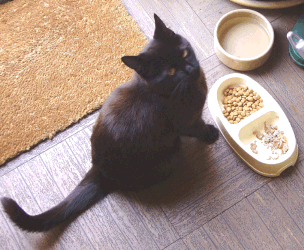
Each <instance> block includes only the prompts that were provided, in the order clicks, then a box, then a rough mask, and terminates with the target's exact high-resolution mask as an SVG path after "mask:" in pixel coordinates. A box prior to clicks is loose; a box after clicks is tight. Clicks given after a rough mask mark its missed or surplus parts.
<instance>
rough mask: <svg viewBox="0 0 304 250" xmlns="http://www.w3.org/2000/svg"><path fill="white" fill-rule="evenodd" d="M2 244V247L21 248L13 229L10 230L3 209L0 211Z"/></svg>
mask: <svg viewBox="0 0 304 250" xmlns="http://www.w3.org/2000/svg"><path fill="white" fill-rule="evenodd" d="M0 228H1V229H0V246H1V249H12V250H17V249H18V250H21V248H20V246H19V245H18V243H17V241H16V239H15V237H14V235H13V233H12V231H11V230H10V228H9V226H8V224H7V222H6V219H5V218H4V216H3V214H2V211H0Z"/></svg>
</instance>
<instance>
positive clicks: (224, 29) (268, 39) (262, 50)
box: [214, 9, 274, 71]
mask: <svg viewBox="0 0 304 250" xmlns="http://www.w3.org/2000/svg"><path fill="white" fill-rule="evenodd" d="M273 42H274V31H273V28H272V26H271V24H270V22H269V21H268V20H267V19H266V18H265V17H264V16H263V15H262V14H260V13H258V12H256V11H253V10H248V9H240V10H234V11H231V12H229V13H227V14H225V15H224V16H223V17H222V18H221V19H220V20H219V21H218V22H217V24H216V27H215V31H214V46H215V52H216V55H217V56H218V58H219V59H220V60H221V61H222V62H223V63H224V64H225V65H226V66H228V67H230V68H232V69H235V70H239V71H248V70H253V69H256V68H258V67H260V66H261V65H263V64H264V63H265V62H266V60H267V59H268V58H269V56H270V53H271V50H272V47H273Z"/></svg>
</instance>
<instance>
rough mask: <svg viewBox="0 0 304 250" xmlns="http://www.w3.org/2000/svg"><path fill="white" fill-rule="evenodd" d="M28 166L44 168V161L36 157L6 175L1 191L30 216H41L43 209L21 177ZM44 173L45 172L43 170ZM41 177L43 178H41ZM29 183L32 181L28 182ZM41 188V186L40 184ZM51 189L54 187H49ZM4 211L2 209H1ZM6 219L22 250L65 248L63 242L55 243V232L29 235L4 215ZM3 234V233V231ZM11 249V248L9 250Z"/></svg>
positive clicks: (51, 196) (2, 179)
mask: <svg viewBox="0 0 304 250" xmlns="http://www.w3.org/2000/svg"><path fill="white" fill-rule="evenodd" d="M27 165H28V166H37V168H39V167H41V166H42V167H43V163H42V161H41V160H40V159H39V158H38V157H36V158H34V159H32V160H31V161H30V162H29V163H27V164H24V165H22V166H21V167H19V168H18V169H15V170H13V171H11V172H9V173H7V174H6V175H4V176H2V177H1V179H0V190H1V194H0V195H1V196H6V197H11V198H12V199H14V200H16V202H17V203H18V204H19V205H20V206H21V207H22V208H23V209H24V210H25V211H26V212H27V213H29V214H31V215H32V214H39V213H41V212H42V210H41V208H40V207H39V205H38V203H37V201H36V198H35V197H34V195H33V192H31V190H29V188H28V185H27V183H26V181H25V180H26V179H25V178H24V177H23V176H22V175H21V173H22V171H23V169H25V168H27ZM42 171H43V170H42ZM38 176H39V174H37V176H35V177H33V179H34V181H36V182H37V181H38V180H39V179H37V178H36V177H38ZM40 177H41V176H40ZM45 179H47V177H45V176H43V179H42V181H40V183H43V182H44V180H45ZM27 181H28V182H29V183H30V181H32V180H27ZM39 186H40V184H39ZM40 187H41V186H40ZM49 187H52V185H51V186H49ZM47 193H50V194H49V197H50V198H51V199H54V198H55V197H54V196H53V194H52V192H51V191H50V190H47ZM46 196H47V195H46ZM1 209H2V207H1ZM3 215H4V217H5V218H6V221H7V224H8V225H9V227H10V229H11V231H12V232H13V234H14V235H15V238H16V239H17V241H18V243H19V245H20V246H21V249H37V248H48V247H53V248H54V249H58V248H63V245H62V242H53V240H54V238H57V234H56V233H55V232H51V233H48V234H46V233H28V232H25V231H22V230H21V229H19V228H18V227H17V226H15V225H14V224H13V223H12V222H11V221H10V220H9V218H8V216H7V215H6V214H4V213H3ZM1 234H2V231H1ZM8 249H9V248H8Z"/></svg>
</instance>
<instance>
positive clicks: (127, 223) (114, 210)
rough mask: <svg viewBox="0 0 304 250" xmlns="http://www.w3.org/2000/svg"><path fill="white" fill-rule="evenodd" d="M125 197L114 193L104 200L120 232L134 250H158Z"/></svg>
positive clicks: (120, 193)
mask: <svg viewBox="0 0 304 250" xmlns="http://www.w3.org/2000/svg"><path fill="white" fill-rule="evenodd" d="M125 195H126V194H125ZM125 195H124V193H123V192H115V193H111V194H110V195H108V196H107V198H106V199H105V200H106V207H107V209H108V210H109V212H110V213H111V215H112V216H113V218H114V220H115V221H116V223H117V224H118V225H119V228H120V230H121V231H122V233H123V234H124V235H125V236H126V238H127V240H128V242H129V244H130V245H131V247H132V249H134V250H136V249H138V250H140V249H147V250H148V249H151V250H155V249H159V248H158V246H157V244H156V242H155V239H153V237H152V235H151V234H150V232H149V231H148V230H147V228H146V227H145V225H144V223H143V222H142V221H141V219H140V217H139V216H138V215H137V214H136V212H135V211H134V209H133V207H132V205H131V204H130V202H129V201H128V199H127V198H126V196H125Z"/></svg>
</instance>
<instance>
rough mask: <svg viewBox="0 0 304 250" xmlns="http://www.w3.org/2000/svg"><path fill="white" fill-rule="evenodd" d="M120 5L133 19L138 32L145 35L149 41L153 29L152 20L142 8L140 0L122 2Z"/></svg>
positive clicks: (124, 0) (123, 0)
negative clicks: (138, 29) (122, 5)
mask: <svg viewBox="0 0 304 250" xmlns="http://www.w3.org/2000/svg"><path fill="white" fill-rule="evenodd" d="M122 3H123V4H124V6H125V7H126V9H127V10H128V12H129V14H130V15H131V16H132V17H133V18H134V20H135V21H136V23H137V24H138V26H139V28H140V30H141V31H142V32H143V33H144V34H145V35H146V37H147V38H148V40H151V39H152V38H153V34H154V28H155V25H154V20H153V19H152V16H150V15H148V13H147V12H146V11H145V9H144V8H143V7H142V5H141V3H140V0H122Z"/></svg>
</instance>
